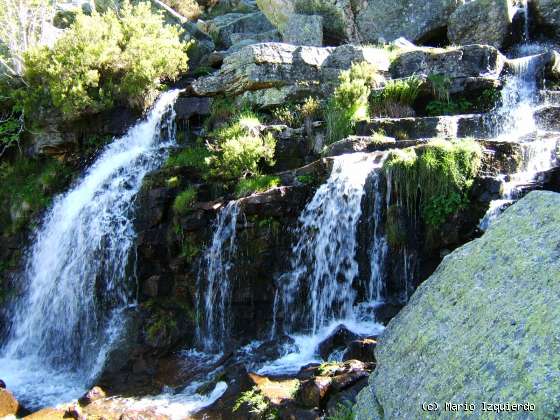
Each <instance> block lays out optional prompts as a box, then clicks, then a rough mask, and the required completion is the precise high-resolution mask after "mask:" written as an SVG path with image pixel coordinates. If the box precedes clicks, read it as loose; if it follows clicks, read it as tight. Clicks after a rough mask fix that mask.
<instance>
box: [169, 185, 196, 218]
mask: <svg viewBox="0 0 560 420" xmlns="http://www.w3.org/2000/svg"><path fill="white" fill-rule="evenodd" d="M196 197H197V191H196V188H194V187H188V188H187V189H186V190H185V191H183V192H182V193H180V194H179V195H178V196H177V197H175V201H173V212H174V213H175V214H176V215H179V216H183V215H185V214H187V213H188V212H189V211H190V210H191V209H192V206H193V204H194V203H195V202H196Z"/></svg>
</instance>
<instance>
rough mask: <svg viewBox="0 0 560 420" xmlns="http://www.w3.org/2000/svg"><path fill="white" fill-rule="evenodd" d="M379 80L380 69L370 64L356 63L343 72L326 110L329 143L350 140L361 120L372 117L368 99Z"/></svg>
mask: <svg viewBox="0 0 560 420" xmlns="http://www.w3.org/2000/svg"><path fill="white" fill-rule="evenodd" d="M379 81H380V75H379V73H378V71H377V69H376V68H375V66H373V65H371V64H369V63H367V62H362V63H355V64H353V65H352V67H351V68H350V69H349V70H346V71H343V72H342V73H340V76H339V85H338V87H337V88H336V89H335V91H334V94H333V96H332V97H331V98H330V100H329V102H328V103H327V108H326V110H325V120H326V123H327V144H330V143H334V142H335V141H338V140H341V139H343V138H344V137H347V136H348V135H350V134H351V133H352V129H353V127H354V125H355V123H356V122H357V121H360V120H365V119H367V118H368V116H369V103H368V98H369V96H370V93H371V89H372V88H373V87H377V85H378V83H379Z"/></svg>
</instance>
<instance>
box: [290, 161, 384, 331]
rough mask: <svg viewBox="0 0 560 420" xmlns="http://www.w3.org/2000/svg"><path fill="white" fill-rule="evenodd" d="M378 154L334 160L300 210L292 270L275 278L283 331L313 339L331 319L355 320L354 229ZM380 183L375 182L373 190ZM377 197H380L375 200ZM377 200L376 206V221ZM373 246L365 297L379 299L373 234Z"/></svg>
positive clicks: (379, 265) (380, 240) (379, 267)
mask: <svg viewBox="0 0 560 420" xmlns="http://www.w3.org/2000/svg"><path fill="white" fill-rule="evenodd" d="M383 158H384V155H383V154H378V155H375V156H374V157H372V156H368V155H363V154H354V155H344V156H340V157H337V158H335V160H334V162H333V168H332V172H331V175H330V177H329V179H328V180H327V181H326V182H325V184H323V185H322V186H321V187H320V188H319V189H318V190H317V192H316V193H315V196H314V197H313V199H312V200H311V201H310V202H309V203H308V204H307V206H306V207H305V209H304V210H303V212H302V214H301V216H300V218H299V222H300V227H299V229H298V231H297V233H296V235H295V236H296V237H297V238H299V239H298V241H297V243H296V244H295V245H294V246H293V250H292V260H291V270H290V272H288V273H286V274H285V275H284V276H282V278H280V281H279V283H280V294H281V304H282V309H283V313H284V329H285V331H287V332H294V331H295V330H297V329H299V328H301V327H303V328H304V329H305V330H308V331H310V332H311V333H312V334H315V333H317V331H318V330H319V329H321V328H322V327H324V326H325V325H327V324H328V323H329V322H331V321H333V320H336V319H351V318H353V317H354V316H355V313H354V309H355V307H354V305H355V301H356V290H355V287H353V286H354V282H355V281H356V279H357V278H358V274H359V273H358V262H357V261H356V252H357V247H358V240H357V227H358V222H359V221H360V218H361V216H362V207H361V203H362V198H363V197H364V194H365V183H366V180H367V178H368V176H369V175H370V174H371V173H372V172H374V171H375V170H376V169H379V168H380V167H381V165H382V164H383ZM378 183H379V181H376V185H377V184H378ZM379 196H380V194H379ZM382 206H383V202H382V199H379V200H378V202H377V203H376V205H375V207H376V211H377V217H379V218H381V211H382V209H381V207H382ZM376 232H377V233H376V235H375V234H374V238H373V241H374V243H375V242H376V241H377V244H378V245H380V250H377V249H374V250H373V253H374V254H375V253H378V255H377V260H376V262H375V263H373V264H374V266H375V267H374V270H372V276H371V281H370V285H368V287H367V288H366V290H367V292H368V294H369V297H372V298H373V299H376V298H377V297H378V296H381V294H382V289H383V288H382V287H378V286H377V284H379V283H382V280H381V279H379V277H378V276H379V274H380V272H381V270H382V264H383V262H382V261H381V257H382V255H383V241H384V239H383V237H382V235H381V230H380V229H379V230H377V231H376Z"/></svg>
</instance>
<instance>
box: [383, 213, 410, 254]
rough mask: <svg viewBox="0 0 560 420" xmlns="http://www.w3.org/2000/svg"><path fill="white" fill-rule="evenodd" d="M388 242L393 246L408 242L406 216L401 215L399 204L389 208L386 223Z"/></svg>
mask: <svg viewBox="0 0 560 420" xmlns="http://www.w3.org/2000/svg"><path fill="white" fill-rule="evenodd" d="M385 236H386V237H387V242H389V245H391V247H393V248H400V247H401V246H403V245H404V244H406V239H407V230H406V224H405V222H404V218H403V217H401V210H400V208H399V206H397V205H395V204H393V205H391V206H389V208H388V209H387V223H386V224H385Z"/></svg>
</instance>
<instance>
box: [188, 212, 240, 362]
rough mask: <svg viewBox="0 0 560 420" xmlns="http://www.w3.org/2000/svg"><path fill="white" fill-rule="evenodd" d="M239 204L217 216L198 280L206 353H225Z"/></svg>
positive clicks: (199, 335)
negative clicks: (223, 349)
mask: <svg viewBox="0 0 560 420" xmlns="http://www.w3.org/2000/svg"><path fill="white" fill-rule="evenodd" d="M238 215H239V203H238V202H237V201H231V202H229V203H228V204H227V205H226V206H225V207H223V208H222V209H221V210H220V212H219V213H218V218H217V220H216V223H215V227H214V234H213V236H212V242H211V244H210V246H209V247H208V248H207V250H206V252H205V254H204V257H203V259H202V265H201V267H200V269H199V273H198V280H197V294H196V299H197V308H198V313H199V317H198V318H199V321H198V323H197V331H196V335H197V340H198V343H199V344H200V345H201V346H202V347H203V348H204V350H206V351H219V350H222V348H223V346H224V344H225V341H226V338H227V337H228V335H229V301H230V294H231V278H230V270H231V267H232V265H233V262H232V259H233V256H234V255H235V251H236V242H235V240H236V232H237V229H236V226H237V217H238Z"/></svg>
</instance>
